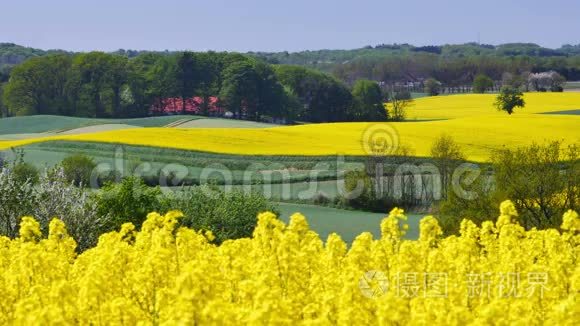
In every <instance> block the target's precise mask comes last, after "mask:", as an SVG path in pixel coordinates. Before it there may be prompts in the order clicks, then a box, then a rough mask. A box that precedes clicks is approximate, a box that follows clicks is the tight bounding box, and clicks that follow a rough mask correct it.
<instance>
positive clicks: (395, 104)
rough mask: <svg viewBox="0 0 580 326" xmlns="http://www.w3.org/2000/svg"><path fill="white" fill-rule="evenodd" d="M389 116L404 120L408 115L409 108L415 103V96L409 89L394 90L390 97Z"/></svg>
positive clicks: (393, 118)
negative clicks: (413, 96)
mask: <svg viewBox="0 0 580 326" xmlns="http://www.w3.org/2000/svg"><path fill="white" fill-rule="evenodd" d="M388 101H389V102H388V104H387V106H388V108H389V111H390V112H389V118H391V119H392V120H394V121H403V120H405V118H406V117H407V109H408V108H409V107H410V106H411V105H412V104H413V98H412V97H411V93H409V92H408V91H402V90H400V91H394V92H392V93H391V94H389V98H388Z"/></svg>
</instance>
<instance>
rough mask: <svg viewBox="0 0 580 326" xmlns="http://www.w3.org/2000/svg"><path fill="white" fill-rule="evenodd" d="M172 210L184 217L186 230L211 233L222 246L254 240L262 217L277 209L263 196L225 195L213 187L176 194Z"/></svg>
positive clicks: (198, 188)
mask: <svg viewBox="0 0 580 326" xmlns="http://www.w3.org/2000/svg"><path fill="white" fill-rule="evenodd" d="M169 205H170V206H171V209H177V210H180V211H182V212H183V213H184V215H185V217H184V218H183V219H182V220H181V223H182V225H183V226H186V227H190V228H193V229H196V230H201V229H204V230H210V231H212V233H213V234H214V235H215V237H216V242H218V243H221V242H223V241H225V240H228V239H237V238H243V237H250V236H251V235H252V232H253V230H254V228H255V227H256V223H257V216H258V214H259V213H262V212H265V211H271V212H274V213H275V214H277V215H279V214H278V210H277V208H276V207H275V206H274V205H273V204H271V203H270V202H269V201H268V200H267V199H266V198H265V197H264V196H263V195H261V194H258V193H253V192H252V193H244V192H242V191H240V190H234V191H231V192H224V191H222V190H219V189H217V188H215V187H210V186H194V187H190V188H188V189H186V190H184V191H183V192H182V193H179V194H176V195H175V196H174V198H173V200H172V201H171V203H170V204H169Z"/></svg>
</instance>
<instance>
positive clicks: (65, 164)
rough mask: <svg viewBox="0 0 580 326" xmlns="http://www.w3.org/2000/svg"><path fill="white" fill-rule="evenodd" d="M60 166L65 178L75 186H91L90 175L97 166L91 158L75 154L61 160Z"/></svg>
mask: <svg viewBox="0 0 580 326" xmlns="http://www.w3.org/2000/svg"><path fill="white" fill-rule="evenodd" d="M61 166H62V168H63V171H64V175H65V176H66V178H67V180H69V181H70V182H72V183H74V184H75V185H76V186H83V187H88V186H91V175H92V173H93V171H94V169H95V167H96V166H97V164H96V163H95V162H94V161H93V159H92V158H90V157H88V156H86V155H83V154H76V155H72V156H69V157H67V158H65V159H64V160H62V162H61Z"/></svg>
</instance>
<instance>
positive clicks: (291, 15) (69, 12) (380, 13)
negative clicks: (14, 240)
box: [0, 0, 580, 52]
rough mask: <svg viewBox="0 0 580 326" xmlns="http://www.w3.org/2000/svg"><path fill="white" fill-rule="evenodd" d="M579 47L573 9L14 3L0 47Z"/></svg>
mask: <svg viewBox="0 0 580 326" xmlns="http://www.w3.org/2000/svg"><path fill="white" fill-rule="evenodd" d="M478 35H479V38H480V40H481V42H482V43H490V44H499V43H507V42H534V43H538V44H540V45H543V46H548V47H559V46H560V45H562V44H565V43H571V44H578V43H580V1H579V0H541V1H539V0H483V1H467V0H461V1H459V0H424V1H418V0H397V1H392V0H356V1H341V0H334V1H330V0H290V1H276V0H270V1H267V0H238V1H234V0H207V1H196V0H192V1H186V0H165V1H150V0H149V1H148V0H142V1H136V0H124V1H123V0H116V1H114V0H99V1H86V0H84V1H83V0H77V1H72V0H50V1H47V0H42V1H41V0H35V1H32V0H17V1H10V0H7V1H2V2H1V3H0V42H14V43H18V44H22V45H27V46H32V47H37V48H43V49H50V48H61V49H66V50H75V51H79V50H83V51H87V50H106V51H110V50H116V49H119V48H125V49H150V50H165V49H168V50H185V49H187V50H228V51H244V52H245V51H250V50H254V51H284V50H287V51H299V50H305V49H311V50H314V49H350V48H357V47H362V46H365V45H376V44H381V43H411V44H415V45H428V44H445V43H465V42H472V41H477V39H478Z"/></svg>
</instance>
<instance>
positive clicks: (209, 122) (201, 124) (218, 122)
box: [175, 118, 278, 128]
mask: <svg viewBox="0 0 580 326" xmlns="http://www.w3.org/2000/svg"><path fill="white" fill-rule="evenodd" d="M276 126H278V125H275V124H270V123H263V122H255V121H245V120H234V119H220V118H203V119H196V120H192V121H188V122H185V123H182V124H179V125H177V126H175V127H176V128H270V127H276Z"/></svg>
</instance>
